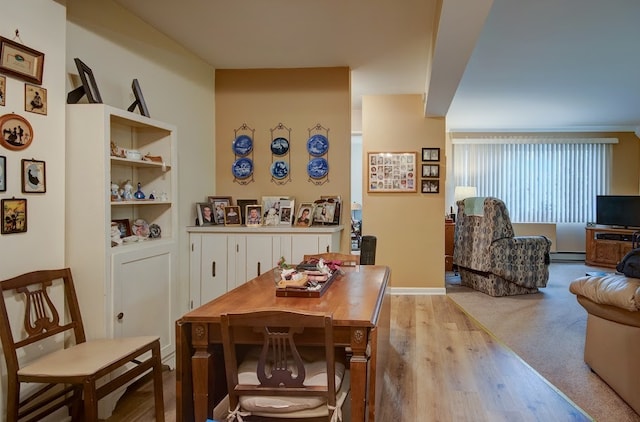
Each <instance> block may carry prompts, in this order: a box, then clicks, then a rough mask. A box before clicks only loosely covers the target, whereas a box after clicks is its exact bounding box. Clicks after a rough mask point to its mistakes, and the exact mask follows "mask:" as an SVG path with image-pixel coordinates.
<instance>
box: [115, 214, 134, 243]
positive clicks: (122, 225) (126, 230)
mask: <svg viewBox="0 0 640 422" xmlns="http://www.w3.org/2000/svg"><path fill="white" fill-rule="evenodd" d="M111 222H112V223H116V224H117V225H118V230H120V238H121V239H124V238H125V237H129V236H131V235H132V234H133V232H132V231H131V222H130V221H129V219H127V218H121V219H119V220H111Z"/></svg>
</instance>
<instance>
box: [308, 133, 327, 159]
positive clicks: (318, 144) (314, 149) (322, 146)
mask: <svg viewBox="0 0 640 422" xmlns="http://www.w3.org/2000/svg"><path fill="white" fill-rule="evenodd" d="M328 150H329V140H328V139H327V137H326V136H324V135H320V134H316V135H313V136H312V137H311V138H309V140H308V141H307V151H309V154H311V155H313V156H314V157H320V156H321V155H325V154H326V153H327V151H328Z"/></svg>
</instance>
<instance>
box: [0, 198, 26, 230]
mask: <svg viewBox="0 0 640 422" xmlns="http://www.w3.org/2000/svg"><path fill="white" fill-rule="evenodd" d="M1 207H2V210H0V211H1V212H2V230H0V232H2V234H11V233H24V232H26V231H27V200H26V199H17V198H11V199H3V200H2V205H1Z"/></svg>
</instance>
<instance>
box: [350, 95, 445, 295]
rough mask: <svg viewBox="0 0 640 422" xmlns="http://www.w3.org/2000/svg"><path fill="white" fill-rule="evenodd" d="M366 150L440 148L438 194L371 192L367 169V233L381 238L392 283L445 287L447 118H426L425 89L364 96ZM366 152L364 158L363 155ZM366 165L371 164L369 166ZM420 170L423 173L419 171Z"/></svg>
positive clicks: (380, 254) (380, 257)
mask: <svg viewBox="0 0 640 422" xmlns="http://www.w3.org/2000/svg"><path fill="white" fill-rule="evenodd" d="M362 143H363V155H364V157H366V155H367V152H416V153H417V157H418V158H417V159H418V165H419V164H420V160H421V152H422V148H427V147H429V148H440V149H441V151H440V152H441V157H440V165H441V169H440V173H441V175H442V177H441V178H440V189H441V193H439V194H422V193H420V188H419V186H418V191H417V192H415V193H368V192H367V189H366V185H367V177H366V168H365V169H364V173H365V174H363V183H364V187H363V207H362V219H363V221H364V224H363V228H364V233H363V234H365V235H374V236H376V238H377V251H376V264H384V265H389V266H390V267H391V270H392V272H391V274H392V276H391V278H392V286H393V287H407V288H444V211H443V210H444V193H443V192H444V191H443V187H444V183H445V179H444V174H446V172H445V171H444V170H445V169H444V168H443V167H444V163H445V157H444V146H445V121H444V119H436V118H425V117H424V105H423V102H422V96H421V95H386V96H365V97H364V98H363V106H362ZM364 157H363V159H364ZM365 167H366V166H365ZM420 174H421V173H420Z"/></svg>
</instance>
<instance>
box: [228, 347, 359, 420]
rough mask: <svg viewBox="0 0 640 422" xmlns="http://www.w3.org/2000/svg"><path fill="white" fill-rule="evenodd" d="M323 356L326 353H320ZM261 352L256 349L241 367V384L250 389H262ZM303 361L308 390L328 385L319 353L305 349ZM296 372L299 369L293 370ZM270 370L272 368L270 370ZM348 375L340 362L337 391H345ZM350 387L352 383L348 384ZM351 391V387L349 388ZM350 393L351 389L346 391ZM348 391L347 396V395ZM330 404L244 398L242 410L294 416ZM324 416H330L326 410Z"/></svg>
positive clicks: (317, 400)
mask: <svg viewBox="0 0 640 422" xmlns="http://www.w3.org/2000/svg"><path fill="white" fill-rule="evenodd" d="M318 351H319V352H320V353H322V352H324V351H323V350H320V349H318ZM259 352H260V350H259V349H254V350H252V351H251V352H250V353H249V355H248V356H247V357H246V358H245V360H244V361H243V362H242V363H241V364H240V365H239V367H238V382H239V383H240V384H246V385H259V384H260V381H258V376H257V372H256V371H257V368H258V354H259ZM299 352H300V355H301V357H302V359H303V360H304V362H305V363H304V367H305V372H306V377H305V381H304V385H305V386H322V385H327V371H326V369H327V363H326V361H324V360H322V359H318V356H317V352H315V351H314V350H312V349H306V348H301V349H300V350H299ZM291 368H292V370H293V371H294V372H295V367H294V366H292V367H291ZM267 370H269V368H267ZM345 373H346V374H348V371H346V370H345V366H344V364H342V363H341V362H336V374H335V378H336V381H335V382H336V390H338V391H342V390H343V389H342V388H341V387H342V384H344V379H345V378H348V377H347V376H345ZM347 384H348V383H347ZM347 387H348V386H347ZM346 391H348V388H347V389H346ZM346 391H345V393H344V394H345V395H346ZM325 404H326V400H325V399H324V398H323V397H288V396H241V397H240V406H241V407H242V409H243V410H247V411H250V412H251V413H254V414H256V415H257V414H260V412H263V413H264V412H267V413H290V412H298V411H303V410H309V409H316V408H320V407H321V406H324V405H325ZM319 410H320V411H321V412H322V413H321V414H325V415H326V414H327V411H326V406H324V408H320V409H319Z"/></svg>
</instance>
